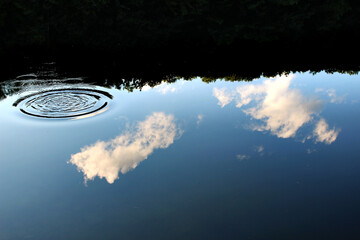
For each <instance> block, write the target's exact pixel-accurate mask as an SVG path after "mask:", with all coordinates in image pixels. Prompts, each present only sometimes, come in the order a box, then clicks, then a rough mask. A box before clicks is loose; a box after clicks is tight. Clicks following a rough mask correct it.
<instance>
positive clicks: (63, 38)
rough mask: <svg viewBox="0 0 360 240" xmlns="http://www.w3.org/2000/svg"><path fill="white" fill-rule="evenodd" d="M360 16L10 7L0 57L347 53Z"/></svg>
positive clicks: (120, 5) (327, 7) (341, 10)
mask: <svg viewBox="0 0 360 240" xmlns="http://www.w3.org/2000/svg"><path fill="white" fill-rule="evenodd" d="M359 14H360V2H358V1H354V0H314V1H300V0H267V1H265V0H239V1H233V0H224V1H218V0H158V1H145V0H122V1H120V0H72V1H69V0H41V1H38V0H27V1H23V0H3V1H1V2H0V52H8V53H14V52H16V51H15V49H22V50H21V51H25V50H29V49H30V50H31V51H32V52H34V53H36V54H38V53H39V51H40V50H52V52H53V54H55V53H56V54H61V53H62V52H63V50H64V49H67V52H66V53H67V54H69V53H74V49H76V50H77V51H80V52H81V51H82V50H90V49H91V50H92V51H96V50H99V51H100V52H103V53H112V52H114V51H115V50H116V51H120V52H123V51H125V50H126V51H130V52H133V51H137V52H139V53H140V52H142V51H145V49H151V50H154V51H155V50H159V49H171V50H174V51H176V53H181V52H182V50H184V49H187V50H189V51H190V52H191V51H193V50H197V49H202V50H204V51H205V52H207V51H208V50H209V49H216V50H221V48H222V47H227V46H231V47H234V46H236V47H238V48H239V50H242V51H244V50H247V49H248V48H249V47H250V48H251V49H252V50H256V49H258V48H257V47H259V46H261V47H262V48H263V49H259V52H261V51H263V50H264V49H273V53H276V52H279V51H280V50H281V51H283V50H284V48H287V47H289V46H290V49H293V50H296V49H297V48H298V47H300V48H302V47H304V46H306V48H307V47H310V46H311V47H312V50H316V49H318V48H326V49H328V50H332V51H334V49H333V48H334V47H335V48H337V49H339V50H340V51H345V50H346V49H347V50H349V49H350V48H349V47H348V46H351V47H352V48H354V47H357V43H358V40H359V39H360V38H359V28H360V18H359V17H358V16H359ZM339 44H342V46H341V47H340V45H339ZM343 48H346V49H343ZM211 51H212V50H211ZM23 53H24V52H20V54H23ZM45 53H46V52H45ZM199 53H201V51H199ZM283 53H286V51H283ZM89 55H91V54H89Z"/></svg>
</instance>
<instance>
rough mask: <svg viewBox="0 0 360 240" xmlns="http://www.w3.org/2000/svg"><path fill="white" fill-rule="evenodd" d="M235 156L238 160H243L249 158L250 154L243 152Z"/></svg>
mask: <svg viewBox="0 0 360 240" xmlns="http://www.w3.org/2000/svg"><path fill="white" fill-rule="evenodd" d="M236 158H237V159H238V160H239V161H243V160H245V159H249V158H250V156H248V155H245V154H238V155H236Z"/></svg>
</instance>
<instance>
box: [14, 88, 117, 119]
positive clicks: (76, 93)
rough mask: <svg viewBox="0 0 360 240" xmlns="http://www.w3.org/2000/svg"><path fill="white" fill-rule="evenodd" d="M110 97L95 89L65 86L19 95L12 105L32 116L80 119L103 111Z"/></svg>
mask: <svg viewBox="0 0 360 240" xmlns="http://www.w3.org/2000/svg"><path fill="white" fill-rule="evenodd" d="M110 99H112V95H111V94H109V93H108V92H105V91H101V90H97V89H83V88H71V89H70V88H65V89H53V90H47V91H42V92H37V93H33V94H30V95H27V96H25V97H21V98H19V99H18V100H17V101H15V102H14V104H13V106H15V107H18V108H19V109H20V111H21V112H22V113H24V114H27V115H30V116H33V117H39V118H55V119H69V118H72V119H74V118H75V119H76V118H79V119H80V118H85V117H90V116H94V115H96V114H98V113H102V112H104V111H105V110H106V107H107V106H108V103H109V100H110Z"/></svg>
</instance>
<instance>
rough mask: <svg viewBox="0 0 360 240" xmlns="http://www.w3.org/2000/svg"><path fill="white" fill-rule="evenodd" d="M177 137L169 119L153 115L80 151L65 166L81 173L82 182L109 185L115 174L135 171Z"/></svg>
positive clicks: (170, 116) (173, 120)
mask: <svg viewBox="0 0 360 240" xmlns="http://www.w3.org/2000/svg"><path fill="white" fill-rule="evenodd" d="M179 134H181V131H180V129H179V128H178V127H177V126H176V124H175V119H174V117H173V115H166V114H165V113H162V112H158V113H153V114H152V115H150V116H148V117H147V118H146V119H145V120H144V121H142V122H139V123H138V124H137V126H136V127H134V128H132V129H128V130H127V131H126V132H125V133H123V134H121V135H119V136H117V137H116V138H114V139H112V140H110V141H98V142H96V143H95V144H93V145H90V146H85V147H83V148H82V149H81V151H80V152H79V153H76V154H74V155H72V156H71V159H70V161H69V163H71V164H73V165H76V166H77V168H78V170H79V171H81V172H83V173H84V179H85V182H86V181H88V180H93V179H94V178H95V177H99V178H105V179H106V180H107V182H108V183H113V182H114V181H115V180H116V179H117V178H118V176H119V172H121V173H122V174H125V173H126V172H128V171H130V170H132V169H135V168H136V167H137V166H138V165H139V163H140V162H142V161H144V160H145V159H147V158H148V156H149V155H150V154H151V153H152V152H153V151H154V150H155V149H159V148H167V147H169V146H170V145H171V144H172V143H173V142H174V140H175V137H176V136H179Z"/></svg>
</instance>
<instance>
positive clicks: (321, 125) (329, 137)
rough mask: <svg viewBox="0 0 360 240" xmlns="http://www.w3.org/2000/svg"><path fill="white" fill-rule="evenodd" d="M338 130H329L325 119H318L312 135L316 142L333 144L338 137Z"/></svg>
mask: <svg viewBox="0 0 360 240" xmlns="http://www.w3.org/2000/svg"><path fill="white" fill-rule="evenodd" d="M339 132H340V130H339V129H335V128H333V129H329V125H328V124H327V123H326V121H325V119H323V118H322V119H320V121H319V122H318V123H317V124H316V127H315V129H314V135H315V137H316V141H317V142H324V143H326V144H331V143H333V142H334V141H335V140H336V138H337V137H338V135H339Z"/></svg>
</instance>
